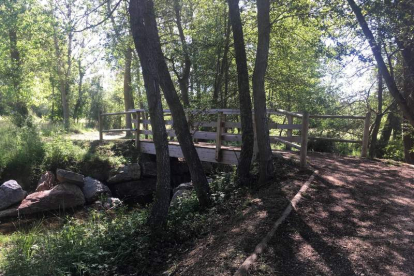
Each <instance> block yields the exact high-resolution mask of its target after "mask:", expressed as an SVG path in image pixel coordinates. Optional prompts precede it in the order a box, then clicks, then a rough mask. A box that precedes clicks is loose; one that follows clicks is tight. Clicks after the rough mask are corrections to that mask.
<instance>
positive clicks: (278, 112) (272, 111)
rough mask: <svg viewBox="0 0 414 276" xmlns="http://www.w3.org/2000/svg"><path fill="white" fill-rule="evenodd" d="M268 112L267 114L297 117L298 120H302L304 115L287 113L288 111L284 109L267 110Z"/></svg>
mask: <svg viewBox="0 0 414 276" xmlns="http://www.w3.org/2000/svg"><path fill="white" fill-rule="evenodd" d="M266 112H267V114H277V115H290V116H293V117H297V118H302V117H303V115H302V114H300V113H295V112H291V111H286V110H283V109H267V110H266Z"/></svg>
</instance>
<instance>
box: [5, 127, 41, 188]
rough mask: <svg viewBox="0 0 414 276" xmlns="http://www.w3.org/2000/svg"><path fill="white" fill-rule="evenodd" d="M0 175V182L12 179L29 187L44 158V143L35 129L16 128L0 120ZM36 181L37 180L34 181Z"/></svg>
mask: <svg viewBox="0 0 414 276" xmlns="http://www.w3.org/2000/svg"><path fill="white" fill-rule="evenodd" d="M0 136H1V137H2V139H1V140H0V175H1V179H2V180H9V179H10V178H14V179H16V180H18V181H19V182H21V183H22V184H23V185H26V186H27V185H30V183H31V182H32V181H33V180H34V178H35V177H36V175H37V174H38V168H39V167H40V166H41V165H42V162H43V158H44V156H45V148H44V143H43V142H42V141H41V138H40V136H39V134H38V130H37V129H36V128H35V127H28V126H25V127H22V128H19V127H16V126H15V125H13V124H11V123H10V122H9V121H8V120H6V119H2V120H0ZM36 181H37V180H36Z"/></svg>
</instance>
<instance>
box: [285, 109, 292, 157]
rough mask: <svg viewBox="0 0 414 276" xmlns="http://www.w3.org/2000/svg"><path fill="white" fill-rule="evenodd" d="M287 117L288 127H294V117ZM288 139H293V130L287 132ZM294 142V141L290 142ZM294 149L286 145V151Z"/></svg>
mask: <svg viewBox="0 0 414 276" xmlns="http://www.w3.org/2000/svg"><path fill="white" fill-rule="evenodd" d="M286 117H287V121H288V125H293V116H292V115H286ZM287 137H288V138H292V129H288V130H287ZM289 142H292V141H289ZM291 149H292V147H291V146H289V145H286V150H291Z"/></svg>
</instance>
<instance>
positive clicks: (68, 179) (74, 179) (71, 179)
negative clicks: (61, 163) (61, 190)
mask: <svg viewBox="0 0 414 276" xmlns="http://www.w3.org/2000/svg"><path fill="white" fill-rule="evenodd" d="M56 178H57V180H58V181H59V182H61V183H66V184H73V185H76V186H78V187H80V188H82V187H83V184H84V183H83V178H84V176H83V175H81V174H79V173H74V172H71V171H66V170H62V169H57V170H56Z"/></svg>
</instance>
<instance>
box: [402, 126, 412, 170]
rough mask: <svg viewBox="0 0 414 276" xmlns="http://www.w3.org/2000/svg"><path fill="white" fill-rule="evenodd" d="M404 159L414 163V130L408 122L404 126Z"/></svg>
mask: <svg viewBox="0 0 414 276" xmlns="http://www.w3.org/2000/svg"><path fill="white" fill-rule="evenodd" d="M403 144H404V159H405V162H407V163H409V164H414V130H413V127H412V126H410V125H409V124H408V123H405V124H404V126H403Z"/></svg>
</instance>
